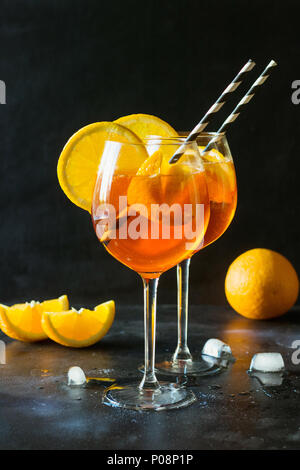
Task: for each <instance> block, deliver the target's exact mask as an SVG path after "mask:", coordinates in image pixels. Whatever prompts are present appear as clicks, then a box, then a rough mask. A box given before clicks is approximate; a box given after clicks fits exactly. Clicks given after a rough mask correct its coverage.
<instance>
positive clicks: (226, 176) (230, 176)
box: [199, 146, 236, 203]
mask: <svg viewBox="0 0 300 470" xmlns="http://www.w3.org/2000/svg"><path fill="white" fill-rule="evenodd" d="M199 150H200V151H201V150H204V147H200V146H199ZM202 159H203V163H204V167H205V176H206V182H207V187H208V192H209V197H210V200H211V201H214V202H222V203H224V202H228V203H230V202H231V200H232V193H233V192H234V191H236V176H235V171H234V165H233V162H232V161H231V160H230V159H229V158H225V157H224V155H222V154H221V153H220V152H219V151H218V150H216V149H212V150H210V151H209V152H208V153H206V154H205V155H203V156H202Z"/></svg>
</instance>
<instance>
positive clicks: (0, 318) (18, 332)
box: [0, 295, 69, 342]
mask: <svg viewBox="0 0 300 470" xmlns="http://www.w3.org/2000/svg"><path fill="white" fill-rule="evenodd" d="M68 308H69V301H68V297H67V296H66V295H62V296H61V297H59V298H58V299H53V300H45V301H44V302H41V303H40V302H35V301H34V300H33V301H31V302H30V303H29V302H26V303H23V304H15V305H12V306H11V307H8V306H6V305H0V326H1V329H2V331H3V332H4V333H5V334H6V335H7V336H9V337H10V338H13V339H18V340H19V341H25V342H35V341H41V340H43V339H47V335H46V334H45V332H44V330H43V328H42V325H41V320H42V314H43V312H44V311H47V310H49V309H50V310H51V311H52V312H54V311H56V312H59V311H62V310H66V309H68Z"/></svg>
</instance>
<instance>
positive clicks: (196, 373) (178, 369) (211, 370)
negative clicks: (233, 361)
mask: <svg viewBox="0 0 300 470" xmlns="http://www.w3.org/2000/svg"><path fill="white" fill-rule="evenodd" d="M227 367H228V360H226V359H217V358H215V357H212V356H206V355H204V354H201V355H200V356H198V357H195V358H193V359H192V360H191V359H188V360H178V361H172V360H166V361H163V362H160V363H158V364H156V365H155V368H156V371H157V373H161V374H171V375H186V376H189V375H190V376H193V377H203V376H206V375H217V374H220V373H221V372H222V371H224V370H225V369H226V368H227Z"/></svg>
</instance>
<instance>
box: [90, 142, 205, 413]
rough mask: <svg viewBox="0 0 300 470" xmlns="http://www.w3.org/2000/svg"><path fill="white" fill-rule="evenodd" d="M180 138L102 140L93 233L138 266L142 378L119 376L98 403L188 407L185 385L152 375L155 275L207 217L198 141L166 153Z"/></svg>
mask: <svg viewBox="0 0 300 470" xmlns="http://www.w3.org/2000/svg"><path fill="white" fill-rule="evenodd" d="M183 143H184V139H183V138H176V139H175V138H174V139H163V138H154V137H151V138H149V139H146V140H145V141H144V142H141V144H136V143H135V144H132V143H127V142H124V141H123V142H121V141H120V142H116V141H114V142H112V141H109V140H107V141H106V142H105V146H104V150H103V153H102V155H101V161H100V165H99V170H98V175H97V181H96V185H95V190H94V197H93V205H92V221H93V225H94V229H95V232H96V235H97V237H98V239H99V240H100V242H101V243H103V245H104V247H105V248H106V250H107V251H108V252H109V253H110V254H111V255H112V256H114V257H115V258H116V259H117V260H119V261H120V262H121V263H123V264H125V265H126V266H128V267H129V268H131V269H133V270H134V271H136V272H137V273H138V274H139V275H140V276H141V278H142V280H143V285H144V336H145V356H144V359H145V360H144V370H143V378H142V380H139V379H138V378H137V379H134V380H129V379H128V380H125V381H117V383H116V384H114V385H112V386H111V387H109V388H107V389H106V391H105V394H104V397H103V403H105V404H107V405H111V406H118V407H123V408H130V409H136V410H145V409H147V410H165V409H171V408H180V407H183V406H187V405H190V404H191V403H193V402H194V401H195V396H194V394H193V392H192V391H191V390H187V389H186V388H184V387H183V386H182V385H180V384H179V383H172V382H161V383H159V382H158V380H157V378H156V375H155V368H154V365H155V333H156V292H157V285H158V280H159V277H160V275H161V274H162V273H163V272H165V271H167V270H168V269H170V268H172V267H173V266H175V265H176V264H177V263H180V262H181V261H182V260H184V259H186V258H188V257H190V256H191V255H192V253H193V252H194V251H195V250H197V249H198V248H199V245H201V243H202V240H203V236H204V233H205V230H206V228H207V225H208V220H209V198H208V191H207V184H206V179H205V171H204V167H203V163H202V160H201V158H200V156H199V150H198V147H197V145H196V143H187V144H184V147H183V156H182V158H181V159H180V161H179V162H177V163H176V164H174V165H169V163H168V161H169V159H170V157H171V156H172V155H173V154H174V153H175V151H176V150H177V148H179V146H181V145H182V144H183Z"/></svg>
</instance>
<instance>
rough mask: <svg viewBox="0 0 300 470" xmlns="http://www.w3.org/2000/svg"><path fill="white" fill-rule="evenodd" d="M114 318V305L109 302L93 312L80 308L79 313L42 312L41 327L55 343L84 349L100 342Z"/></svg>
mask: <svg viewBox="0 0 300 470" xmlns="http://www.w3.org/2000/svg"><path fill="white" fill-rule="evenodd" d="M114 318H115V303H114V301H113V300H109V301H108V302H104V303H102V304H100V305H97V306H96V307H95V308H94V310H88V309H86V308H82V309H80V310H79V311H77V310H75V309H71V310H66V311H63V312H44V313H43V316H42V327H43V330H44V332H45V334H46V335H47V336H48V337H49V338H50V339H52V340H53V341H55V342H56V343H58V344H61V345H62V346H67V347H72V348H84V347H87V346H91V345H93V344H95V343H97V342H98V341H100V339H102V338H103V336H105V335H106V333H107V332H108V330H109V329H110V327H111V326H112V324H113V321H114Z"/></svg>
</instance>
